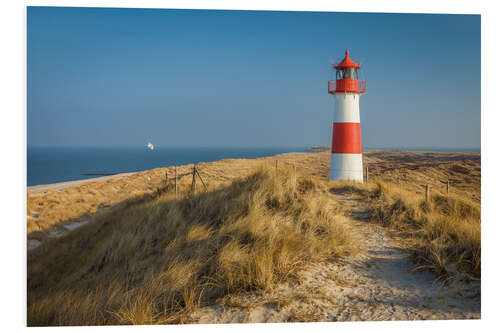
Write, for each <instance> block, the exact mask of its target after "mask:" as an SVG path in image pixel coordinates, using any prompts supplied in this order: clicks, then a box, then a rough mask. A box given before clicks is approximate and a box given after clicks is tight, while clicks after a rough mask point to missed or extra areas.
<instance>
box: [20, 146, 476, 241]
mask: <svg viewBox="0 0 500 333" xmlns="http://www.w3.org/2000/svg"><path fill="white" fill-rule="evenodd" d="M363 159H364V164H365V165H368V166H369V170H370V179H373V180H381V181H384V182H388V183H396V184H400V186H401V187H403V188H405V189H407V190H410V191H414V192H415V193H423V191H424V187H423V185H424V184H431V186H432V191H441V192H443V191H444V190H445V185H444V183H443V182H445V181H447V180H450V181H451V189H452V190H451V191H452V193H455V194H457V195H461V196H465V197H467V198H470V199H472V200H475V201H478V202H479V201H480V198H481V177H480V176H481V160H480V154H479V153H442V152H405V151H367V152H365V153H364V155H363ZM275 160H279V161H280V166H290V165H294V166H295V167H296V169H297V173H298V174H301V175H307V176H312V177H314V178H316V179H319V180H328V173H329V172H328V170H329V163H330V154H329V153H328V152H321V153H308V154H284V155H278V156H271V157H266V158H257V159H227V160H221V161H216V162H207V163H200V164H199V169H200V173H201V174H202V175H203V177H204V180H205V181H206V182H207V183H208V185H209V187H210V188H214V187H217V186H221V185H229V184H230V183H231V182H232V181H233V180H235V179H237V178H240V177H245V176H248V175H250V174H251V173H252V172H254V171H255V170H256V168H258V167H260V166H262V165H267V166H273V165H274V161H275ZM192 167H193V164H188V165H184V166H180V167H178V174H179V175H182V174H185V173H188V172H190V171H191V170H192ZM166 175H168V177H169V178H172V177H173V175H174V168H173V167H172V166H171V167H165V168H158V169H153V170H148V171H142V172H138V173H136V174H133V175H130V176H125V177H122V178H118V179H110V180H107V181H102V182H98V181H94V182H89V183H85V184H83V185H80V186H75V187H68V188H65V189H61V190H55V189H53V190H48V191H46V192H47V193H36V192H35V193H32V192H30V193H28V198H27V210H28V211H27V214H28V216H32V217H34V218H29V219H28V221H27V232H28V238H29V239H40V240H44V241H45V240H46V239H47V238H48V236H47V235H48V234H49V232H50V231H51V230H53V229H56V230H57V228H58V227H59V226H60V225H61V224H63V223H65V222H68V221H77V220H88V219H89V218H90V216H91V215H92V214H94V213H96V212H98V211H99V210H100V208H103V207H113V206H117V205H119V204H120V203H124V202H126V201H129V200H137V199H140V198H142V197H143V196H150V195H153V194H155V193H156V192H157V190H158V189H162V188H164V187H165V186H167V185H168V184H167V182H166ZM191 179H192V178H191V177H190V176H185V177H183V178H182V179H181V181H180V184H179V186H180V188H181V191H183V192H186V191H187V190H188V189H189V188H190V183H191ZM198 186H201V184H199V185H198Z"/></svg>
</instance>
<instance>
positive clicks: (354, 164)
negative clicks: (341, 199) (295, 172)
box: [328, 50, 366, 182]
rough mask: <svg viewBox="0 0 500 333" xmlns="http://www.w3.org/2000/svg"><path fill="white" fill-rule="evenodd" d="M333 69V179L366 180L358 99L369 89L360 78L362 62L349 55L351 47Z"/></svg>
mask: <svg viewBox="0 0 500 333" xmlns="http://www.w3.org/2000/svg"><path fill="white" fill-rule="evenodd" d="M333 68H334V69H335V70H336V73H335V75H336V77H335V80H332V81H328V93H329V94H332V95H333V98H334V100H335V111H334V117H333V133H332V153H331V157H330V181H332V180H354V181H358V182H363V155H362V152H361V128H360V118H359V98H360V97H361V95H362V94H364V93H365V92H366V81H361V80H358V70H359V69H360V68H361V65H360V64H357V63H355V62H354V61H352V60H351V59H350V58H349V51H348V50H346V51H345V57H344V59H343V60H342V61H341V62H339V63H338V64H336V65H335V64H333Z"/></svg>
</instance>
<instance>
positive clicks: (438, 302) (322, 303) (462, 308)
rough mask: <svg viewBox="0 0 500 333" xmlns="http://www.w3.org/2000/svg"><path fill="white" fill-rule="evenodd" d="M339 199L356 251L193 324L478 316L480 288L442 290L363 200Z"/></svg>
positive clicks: (210, 310) (205, 311)
mask: <svg viewBox="0 0 500 333" xmlns="http://www.w3.org/2000/svg"><path fill="white" fill-rule="evenodd" d="M337 199H338V200H339V201H341V202H343V203H344V204H345V205H346V206H348V207H350V208H351V209H352V228H354V229H355V231H356V233H357V235H359V237H360V242H361V244H362V245H361V253H360V254H358V255H356V256H355V257H352V258H349V259H348V261H347V262H346V263H319V264H312V265H310V266H309V267H308V268H307V269H306V270H304V271H302V272H301V273H300V274H299V275H300V278H299V280H300V283H299V282H297V283H295V284H282V285H280V286H279V287H278V288H276V289H275V290H274V291H273V292H271V293H269V294H264V295H260V294H257V293H255V294H252V295H240V296H236V297H234V298H232V299H231V301H230V302H226V304H224V305H222V304H218V305H214V306H211V307H205V308H202V309H200V310H199V311H197V312H196V313H195V314H194V315H193V317H192V320H193V321H194V322H198V323H236V322H285V321H349V320H353V321H359V320H371V321H373V320H419V319H420V320H421V319H472V318H474V319H479V318H480V316H481V300H480V285H479V283H473V284H469V285H464V284H461V283H458V282H455V283H453V284H452V285H448V286H443V285H442V284H441V283H439V282H437V281H436V280H435V277H434V276H433V275H432V274H431V273H429V272H414V271H412V269H413V268H414V267H415V266H414V265H413V264H412V263H411V262H410V260H409V259H408V258H407V254H406V253H405V252H403V251H401V250H399V249H398V248H397V247H396V245H395V244H394V241H393V240H392V239H391V237H390V235H389V234H388V232H387V230H385V229H384V228H383V227H381V226H378V225H373V224H369V223H367V222H366V220H367V219H368V212H367V210H366V208H364V207H363V205H362V203H361V202H359V201H357V200H355V199H352V198H349V197H346V196H337Z"/></svg>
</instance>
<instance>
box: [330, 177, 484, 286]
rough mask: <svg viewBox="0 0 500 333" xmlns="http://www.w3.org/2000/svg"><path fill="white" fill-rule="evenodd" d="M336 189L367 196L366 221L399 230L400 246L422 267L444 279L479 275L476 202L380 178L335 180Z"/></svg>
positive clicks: (334, 188) (478, 208)
mask: <svg viewBox="0 0 500 333" xmlns="http://www.w3.org/2000/svg"><path fill="white" fill-rule="evenodd" d="M332 191H334V192H344V193H351V194H352V195H356V196H359V197H361V198H363V199H364V200H366V202H367V204H368V205H369V207H370V209H371V218H370V220H371V221H372V222H375V223H379V224H382V225H384V226H387V227H390V228H392V229H395V230H397V231H399V232H400V236H402V238H403V240H404V241H403V242H402V243H401V245H402V246H403V247H404V248H406V249H407V250H409V251H410V252H411V253H412V256H413V259H414V260H415V261H416V262H417V264H418V265H419V266H418V268H420V269H430V270H431V271H433V272H435V273H436V274H437V275H438V276H439V277H441V278H443V279H449V278H459V279H462V280H471V279H472V280H473V279H478V278H480V276H481V207H480V203H479V202H477V201H474V200H471V199H468V198H463V197H460V196H457V195H453V194H450V195H448V194H441V193H439V192H436V191H435V192H434V193H432V194H431V196H430V199H429V201H426V200H425V197H424V196H423V195H421V194H415V193H414V192H410V191H406V190H404V189H401V188H399V187H397V186H395V185H393V184H390V183H385V182H381V181H377V182H373V183H369V184H354V183H342V182H340V183H336V184H334V185H333V186H332Z"/></svg>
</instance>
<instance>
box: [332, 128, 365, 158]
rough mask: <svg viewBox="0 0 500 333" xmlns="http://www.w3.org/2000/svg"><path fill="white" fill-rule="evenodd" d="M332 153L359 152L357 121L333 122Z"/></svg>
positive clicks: (359, 138) (359, 140)
mask: <svg viewBox="0 0 500 333" xmlns="http://www.w3.org/2000/svg"><path fill="white" fill-rule="evenodd" d="M332 154H361V129H360V125H359V123H333V135H332Z"/></svg>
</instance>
